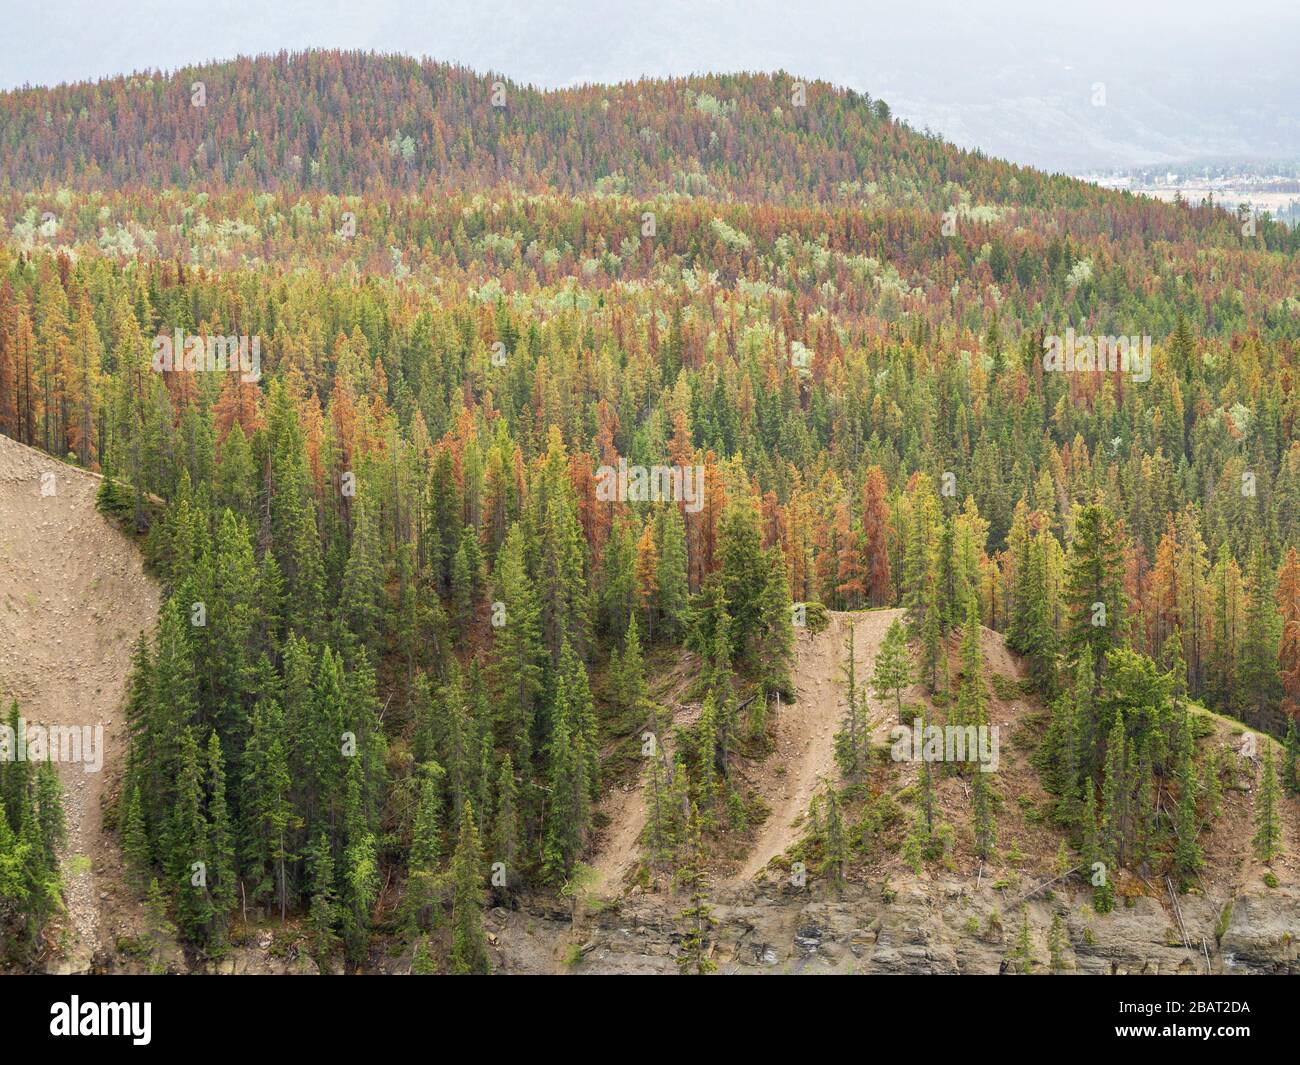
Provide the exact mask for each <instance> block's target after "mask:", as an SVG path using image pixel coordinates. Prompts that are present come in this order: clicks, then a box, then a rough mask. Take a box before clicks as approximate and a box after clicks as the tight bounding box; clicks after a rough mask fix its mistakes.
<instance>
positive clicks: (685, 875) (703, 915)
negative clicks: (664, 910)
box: [677, 804, 717, 976]
mask: <svg viewBox="0 0 1300 1065" xmlns="http://www.w3.org/2000/svg"><path fill="white" fill-rule="evenodd" d="M685 852H686V853H685V863H684V865H683V866H682V868H681V870H680V871H679V872H678V874H677V880H678V883H679V884H680V885H681V887H682V889H683V890H684V891H685V892H686V896H687V900H688V905H687V907H686V909H684V910H682V912H681V913H680V914H679V915H678V916H679V918H680V919H681V920H682V921H683V922H685V926H686V930H685V934H684V936H683V938H682V947H681V952H680V953H679V954H678V955H677V968H678V969H679V970H680V971H681V973H682V975H684V976H704V975H705V974H707V973H711V972H713V971H714V970H715V969H716V968H717V965H716V964H715V963H714V961H713V959H712V958H710V957H709V951H708V947H709V934H710V933H711V932H712V930H713V928H714V927H715V926H716V924H717V921H716V920H715V919H714V917H713V907H712V906H710V905H709V874H708V871H707V870H706V869H705V866H704V848H703V845H702V843H701V841H700V816H699V811H698V810H697V809H696V808H695V806H694V805H693V804H692V806H691V812H690V815H689V817H688V818H687V822H686V847H685Z"/></svg>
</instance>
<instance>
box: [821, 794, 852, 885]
mask: <svg viewBox="0 0 1300 1065" xmlns="http://www.w3.org/2000/svg"><path fill="white" fill-rule="evenodd" d="M823 836H824V846H825V854H826V868H827V870H828V871H829V872H830V875H831V882H832V884H834V885H835V886H836V887H838V886H839V885H840V884H842V883H843V882H844V871H845V867H846V866H847V865H848V861H849V844H848V837H847V835H846V833H845V831H844V818H843V817H842V816H841V814H840V800H839V796H838V795H836V793H835V789H834V788H831V789H829V790H828V791H827V793H826V827H825V831H824V833H823Z"/></svg>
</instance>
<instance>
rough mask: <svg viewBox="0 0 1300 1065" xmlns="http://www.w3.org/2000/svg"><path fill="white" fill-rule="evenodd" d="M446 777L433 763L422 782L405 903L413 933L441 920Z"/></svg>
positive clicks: (439, 767) (440, 768) (408, 921)
mask: <svg viewBox="0 0 1300 1065" xmlns="http://www.w3.org/2000/svg"><path fill="white" fill-rule="evenodd" d="M442 775H443V774H442V767H441V766H439V765H437V763H429V764H427V765H426V766H424V773H423V779H422V780H421V781H420V798H419V805H418V806H417V807H416V811H415V827H414V829H413V832H412V837H411V851H410V855H409V857H408V858H407V871H406V898H405V900H404V903H403V912H404V914H405V917H406V921H407V923H408V925H409V926H410V927H411V929H412V930H417V929H418V930H424V931H427V930H428V929H429V928H430V927H431V926H434V925H436V921H437V911H436V908H435V907H436V906H437V905H438V903H439V901H440V888H441V879H440V876H439V870H438V866H439V862H440V860H441V857H442V843H441V832H442V810H441V807H442V800H441V796H440V795H439V794H438V790H439V783H440V781H441V778H442Z"/></svg>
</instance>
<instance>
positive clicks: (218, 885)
mask: <svg viewBox="0 0 1300 1065" xmlns="http://www.w3.org/2000/svg"><path fill="white" fill-rule="evenodd" d="M207 760H208V809H207V818H208V882H209V884H210V885H211V894H212V909H213V917H214V919H215V921H216V933H215V934H216V938H217V941H218V942H224V939H225V922H226V921H227V920H228V919H229V917H230V914H231V913H232V912H233V910H234V908H235V897H236V895H235V880H236V875H235V868H236V865H235V835H234V829H233V827H232V825H231V822H230V811H229V809H228V808H227V806H226V768H225V763H224V761H223V759H222V757H221V741H220V740H219V739H218V738H217V734H216V733H215V732H213V733H212V734H211V735H210V736H209V737H208V759H207Z"/></svg>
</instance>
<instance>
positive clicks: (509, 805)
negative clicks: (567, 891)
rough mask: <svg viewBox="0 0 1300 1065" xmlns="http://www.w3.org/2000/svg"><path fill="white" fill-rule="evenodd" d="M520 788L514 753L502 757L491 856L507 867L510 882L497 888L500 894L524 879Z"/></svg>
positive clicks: (506, 872)
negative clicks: (513, 757) (513, 758)
mask: <svg viewBox="0 0 1300 1065" xmlns="http://www.w3.org/2000/svg"><path fill="white" fill-rule="evenodd" d="M518 796H519V788H518V785H517V784H516V783H515V767H514V763H512V762H511V761H510V755H508V754H507V755H506V756H505V758H503V759H502V760H501V772H500V775H499V776H498V777H497V796H496V816H495V818H494V819H493V821H492V836H491V851H490V857H491V859H492V862H493V864H495V863H497V862H500V863H501V865H502V866H503V867H504V869H505V875H506V883H505V884H504V885H502V886H501V887H499V888H497V889H496V891H497V894H498V895H508V894H509V893H510V892H511V891H512V890H513V888H514V887H515V886H516V885H517V884H519V883H520V882H521V881H522V880H523V870H522V868H521V865H522V863H523V843H522V839H521V834H520V825H519V797H518Z"/></svg>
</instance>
